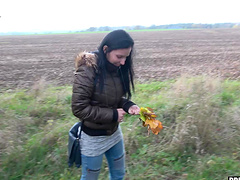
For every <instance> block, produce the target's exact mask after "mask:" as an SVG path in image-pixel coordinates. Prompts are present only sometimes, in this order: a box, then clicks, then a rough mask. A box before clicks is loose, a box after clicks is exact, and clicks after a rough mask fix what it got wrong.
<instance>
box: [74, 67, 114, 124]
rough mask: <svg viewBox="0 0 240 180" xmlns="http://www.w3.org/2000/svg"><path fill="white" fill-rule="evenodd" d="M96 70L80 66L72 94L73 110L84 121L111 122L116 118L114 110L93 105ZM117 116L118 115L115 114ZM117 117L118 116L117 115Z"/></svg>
mask: <svg viewBox="0 0 240 180" xmlns="http://www.w3.org/2000/svg"><path fill="white" fill-rule="evenodd" d="M94 80H95V71H94V68H93V67H88V66H86V65H83V66H80V67H79V69H78V70H77V72H76V73H75V77H74V82H73V94H72V112H73V114H74V115H75V116H76V117H77V118H79V119H80V120H84V121H92V122H94V123H101V124H104V123H110V122H113V121H116V120H114V119H113V118H114V115H115V113H114V110H113V109H110V108H102V107H99V106H92V105H91V103H90V102H91V97H92V95H93V91H94ZM115 116H116V115H115ZM115 118H116V117H115Z"/></svg>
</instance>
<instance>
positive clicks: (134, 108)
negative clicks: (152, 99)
mask: <svg viewBox="0 0 240 180" xmlns="http://www.w3.org/2000/svg"><path fill="white" fill-rule="evenodd" d="M139 112H140V108H139V107H138V106H137V105H133V106H131V107H130V108H129V109H128V113H129V114H132V115H135V114H139Z"/></svg>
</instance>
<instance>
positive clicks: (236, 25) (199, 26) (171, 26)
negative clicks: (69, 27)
mask: <svg viewBox="0 0 240 180" xmlns="http://www.w3.org/2000/svg"><path fill="white" fill-rule="evenodd" d="M213 28H240V23H216V24H194V23H186V24H185V23H181V24H167V25H152V26H148V27H147V26H140V25H138V26H120V27H109V26H102V27H90V28H88V29H86V30H82V31H81V32H84V31H88V32H89V31H90V32H95V31H112V30H115V29H125V30H144V29H213Z"/></svg>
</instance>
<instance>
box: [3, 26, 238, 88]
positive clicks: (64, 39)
mask: <svg viewBox="0 0 240 180" xmlns="http://www.w3.org/2000/svg"><path fill="white" fill-rule="evenodd" d="M130 34H131V35H132V37H133V39H134V40H135V57H134V69H135V77H136V80H137V81H140V82H146V81H151V80H153V79H154V80H166V79H173V78H176V77H178V76H181V75H182V74H189V75H201V74H206V75H211V76H214V77H221V78H223V79H227V78H229V79H238V80H239V79H240V29H209V30H207V29H205V30H176V31H148V32H130ZM105 35H106V34H105V33H94V34H61V35H23V36H0V88H1V89H2V88H4V89H9V88H14V89H15V88H28V87H30V86H32V85H33V84H34V83H35V82H36V81H38V80H39V79H41V78H44V79H45V80H46V81H47V82H49V83H51V84H54V85H65V84H68V85H71V84H72V80H73V72H74V58H75V55H76V54H77V53H78V52H79V51H84V50H86V51H94V50H96V49H97V47H98V45H99V44H100V42H101V40H102V38H103V37H104V36H105Z"/></svg>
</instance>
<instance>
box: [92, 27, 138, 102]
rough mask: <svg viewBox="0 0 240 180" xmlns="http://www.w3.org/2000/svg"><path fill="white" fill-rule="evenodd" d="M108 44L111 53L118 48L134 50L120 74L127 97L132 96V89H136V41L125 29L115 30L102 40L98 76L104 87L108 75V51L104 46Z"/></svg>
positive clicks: (101, 85)
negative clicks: (133, 61) (134, 56)
mask: <svg viewBox="0 0 240 180" xmlns="http://www.w3.org/2000/svg"><path fill="white" fill-rule="evenodd" d="M105 45H106V46H107V47H108V48H107V52H106V53H109V52H111V51H112V50H116V49H125V48H129V47H131V48H132V50H131V52H130V55H129V56H128V57H127V58H126V61H125V64H124V65H122V66H121V67H120V76H121V79H122V83H123V89H124V93H125V95H126V97H127V98H128V99H129V98H131V89H132V90H134V82H133V76H134V71H133V63H132V57H133V46H134V41H133V39H132V38H131V36H130V35H129V34H128V33H127V32H126V31H124V30H115V31H112V32H110V33H109V34H107V35H106V36H105V37H104V39H103V40H102V42H101V44H100V46H99V47H98V53H97V54H98V61H97V65H98V78H99V81H100V87H101V89H103V88H104V87H103V86H104V79H105V75H106V64H107V58H106V53H104V51H103V47H104V46H105Z"/></svg>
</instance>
